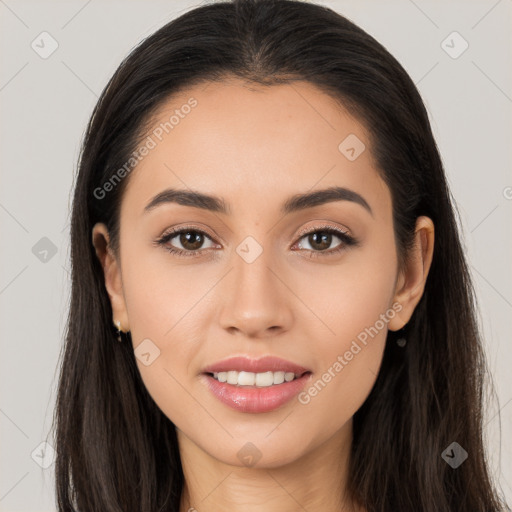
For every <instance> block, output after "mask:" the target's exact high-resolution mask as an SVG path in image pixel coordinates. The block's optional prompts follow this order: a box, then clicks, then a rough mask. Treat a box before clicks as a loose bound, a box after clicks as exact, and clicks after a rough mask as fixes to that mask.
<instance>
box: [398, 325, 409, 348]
mask: <svg viewBox="0 0 512 512" xmlns="http://www.w3.org/2000/svg"><path fill="white" fill-rule="evenodd" d="M406 325H407V324H406ZM404 329H405V325H404V326H403V327H402V328H401V329H400V332H402V333H403V334H402V336H400V337H399V338H398V339H397V340H396V344H397V345H398V346H399V347H405V345H406V343H407V338H406V337H405V331H404Z"/></svg>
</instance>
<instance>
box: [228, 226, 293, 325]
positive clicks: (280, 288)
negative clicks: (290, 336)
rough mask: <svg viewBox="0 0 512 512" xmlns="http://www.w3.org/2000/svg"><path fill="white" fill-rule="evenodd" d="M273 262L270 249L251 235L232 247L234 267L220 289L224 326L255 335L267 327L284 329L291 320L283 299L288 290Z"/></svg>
mask: <svg viewBox="0 0 512 512" xmlns="http://www.w3.org/2000/svg"><path fill="white" fill-rule="evenodd" d="M262 236H263V235H262ZM266 240H268V238H267V239H266ZM274 262H275V259H274V258H273V254H272V250H271V249H270V248H265V247H264V246H263V245H262V244H261V243H260V242H258V240H256V238H255V237H253V236H247V237H246V238H245V239H243V240H242V242H240V244H239V245H238V246H237V247H236V248H235V251H234V252H233V267H234V268H233V271H232V272H230V274H231V276H230V278H229V279H228V280H227V282H226V285H225V287H224V289H223V290H222V293H223V295H224V294H225V295H224V296H225V300H224V301H223V304H224V305H223V311H222V314H221V322H222V324H223V327H224V328H236V329H238V330H241V331H245V332H246V333H247V334H249V332H252V334H255V333H257V332H263V331H265V330H267V329H269V328H273V329H275V328H276V327H281V328H283V327H285V326H286V324H287V323H288V322H289V321H290V318H291V314H290V309H289V307H290V304H289V301H288V300H287V298H286V295H287V293H289V291H288V292H287V291H286V290H287V289H286V286H284V284H283V283H282V282H281V280H280V279H279V278H278V277H277V275H276V274H278V270H276V268H275V267H276V265H275V264H274ZM281 279H282V278H281Z"/></svg>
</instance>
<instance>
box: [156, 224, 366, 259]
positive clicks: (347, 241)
mask: <svg viewBox="0 0 512 512" xmlns="http://www.w3.org/2000/svg"><path fill="white" fill-rule="evenodd" d="M190 232H192V233H199V234H201V235H205V236H206V237H208V238H209V239H210V240H211V237H210V236H209V235H208V233H206V232H205V231H203V230H201V229H197V228H195V227H193V226H190V227H183V228H180V229H177V230H174V231H170V232H169V233H165V234H164V235H162V236H161V237H160V238H159V239H157V240H155V242H154V244H155V245H156V246H163V247H164V249H165V250H166V251H168V252H170V253H171V254H175V255H177V256H179V257H184V258H193V257H194V256H197V255H198V254H199V253H200V252H203V250H204V249H198V250H195V251H184V250H183V249H176V248H174V247H172V246H170V247H169V246H167V245H166V244H167V242H169V241H170V240H172V239H173V238H175V237H176V236H177V235H180V234H182V233H190ZM313 233H329V234H334V235H336V236H337V237H338V238H340V239H341V241H342V243H341V244H339V245H338V246H337V247H336V248H335V249H331V250H329V251H313V250H311V249H302V250H306V251H309V252H310V256H309V257H310V258H318V257H320V256H324V257H329V256H334V255H336V254H339V253H340V252H341V251H344V250H345V249H346V248H347V247H350V246H357V245H359V241H358V240H356V239H355V238H354V237H352V236H350V235H348V234H347V233H345V232H344V231H342V230H341V229H337V228H333V227H331V226H322V227H316V228H314V229H312V230H310V231H307V232H305V233H301V234H300V237H299V240H298V241H300V240H302V239H303V238H304V237H306V236H308V235H311V234H313Z"/></svg>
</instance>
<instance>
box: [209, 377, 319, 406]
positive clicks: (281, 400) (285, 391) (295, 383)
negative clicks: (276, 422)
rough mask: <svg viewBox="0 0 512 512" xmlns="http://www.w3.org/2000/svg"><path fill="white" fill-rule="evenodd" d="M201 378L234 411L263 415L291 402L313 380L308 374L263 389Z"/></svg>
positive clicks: (211, 378)
mask: <svg viewBox="0 0 512 512" xmlns="http://www.w3.org/2000/svg"><path fill="white" fill-rule="evenodd" d="M201 378H202V379H203V380H204V381H205V382H206V384H207V385H208V389H209V390H210V391H211V392H212V393H213V395H214V396H215V397H217V398H218V399H219V400H220V401H221V402H222V403H224V404H226V405H227V406H229V407H231V408H232V409H235V410H237V411H240V412H250V413H262V412H269V411H273V410H274V409H277V408H279V407H281V406H282V405H284V404H285V403H287V402H289V401H290V400H291V399H292V398H293V397H294V396H296V395H297V394H298V393H300V391H301V390H302V389H303V388H304V386H305V384H306V382H307V381H308V380H309V379H310V378H311V373H310V372H307V373H305V374H304V375H302V377H299V378H297V379H294V380H292V381H291V382H283V383H282V384H278V385H275V386H270V387H262V388H258V387H256V386H237V385H233V384H228V383H227V382H219V381H218V380H216V379H214V378H213V377H212V376H211V375H208V374H203V375H202V376H201Z"/></svg>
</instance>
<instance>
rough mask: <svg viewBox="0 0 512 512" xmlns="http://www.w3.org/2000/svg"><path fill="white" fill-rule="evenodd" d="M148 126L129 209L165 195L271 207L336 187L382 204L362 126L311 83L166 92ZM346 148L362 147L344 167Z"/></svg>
mask: <svg viewBox="0 0 512 512" xmlns="http://www.w3.org/2000/svg"><path fill="white" fill-rule="evenodd" d="M191 105H193V106H191ZM152 121H153V122H152V124H151V127H150V129H149V130H148V132H147V134H146V137H145V138H144V140H143V141H142V142H143V143H144V142H145V143H146V145H147V146H148V147H149V146H151V149H150V150H149V151H148V152H147V154H146V156H144V157H143V158H142V159H141V160H140V161H139V163H138V164H137V165H136V166H135V168H134V169H133V170H132V171H131V174H130V177H129V183H128V187H127V189H126V191H125V197H124V199H123V208H125V204H126V203H128V204H129V206H130V207H129V210H130V211H131V212H133V211H137V212H142V211H143V209H144V207H145V205H146V204H147V203H148V202H149V201H150V200H151V199H152V198H153V197H154V195H155V194H157V193H158V192H161V191H162V190H164V189H165V188H181V189H191V190H197V191H201V192H206V193H210V194H214V195H217V196H221V197H226V200H227V201H228V202H229V204H230V205H231V204H235V203H238V208H248V207H249V206H250V207H251V208H254V207H264V208H269V207H270V205H272V204H273V203H274V202H275V204H276V208H277V207H280V206H281V203H282V201H283V197H288V196H290V195H293V194H296V193H298V192H306V191H309V190H311V189H315V188H326V187H329V186H343V187H347V188H350V189H352V190H354V191H356V192H358V193H360V194H361V195H364V197H366V198H372V197H373V198H374V199H373V202H375V201H376V200H377V199H378V197H380V200H379V202H380V203H382V204H381V206H382V207H383V208H387V207H388V206H389V204H386V200H387V201H389V194H388V196H387V197H385V198H382V193H383V192H384V194H387V190H386V189H387V187H386V186H385V185H384V183H383V182H382V180H381V179H380V177H379V175H378V173H377V172H376V170H375V167H374V162H373V158H372V155H371V152H370V147H369V140H368V135H367V132H366V129H365V127H364V126H363V125H362V124H361V123H360V122H359V121H358V120H356V119H355V118H353V117H352V116H350V115H349V114H348V113H347V112H346V111H345V109H343V108H341V107H340V105H339V104H338V103H337V102H336V101H335V100H334V99H333V98H332V97H331V96H329V95H327V94H325V93H323V92H322V91H321V90H319V89H318V88H317V87H316V86H314V85H313V84H310V83H308V82H294V83H293V84H284V85H273V86H270V87H264V86H259V85H250V86H248V85H247V84H244V83H243V82H241V81H238V80H230V81H226V82H222V83H214V82H207V83H203V84H199V85H196V86H193V87H190V88H187V89H186V90H183V91H181V92H180V93H179V94H175V95H173V96H172V97H171V98H169V99H168V100H167V101H166V102H165V103H164V104H162V105H161V106H160V108H159V109H158V111H157V112H156V115H155V116H154V117H153V120H152ZM354 137H355V138H354ZM344 141H349V142H351V144H348V145H349V146H354V141H355V143H356V150H357V151H358V152H360V151H361V148H364V146H365V147H366V148H365V149H364V150H362V152H361V153H360V154H359V156H357V158H356V159H355V160H354V159H352V160H351V159H349V158H347V156H346V155H345V154H344V153H343V151H344V150H346V146H347V144H346V143H345V142H344ZM340 144H341V146H340ZM357 144H364V146H362V145H360V146H357ZM262 199H264V202H262ZM383 199H384V200H383ZM376 207H377V209H378V207H379V205H378V204H377V205H376ZM126 208H128V207H127V206H126ZM372 208H373V206H372Z"/></svg>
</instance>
